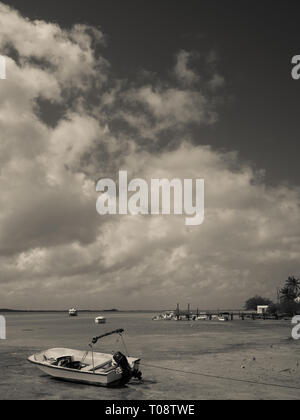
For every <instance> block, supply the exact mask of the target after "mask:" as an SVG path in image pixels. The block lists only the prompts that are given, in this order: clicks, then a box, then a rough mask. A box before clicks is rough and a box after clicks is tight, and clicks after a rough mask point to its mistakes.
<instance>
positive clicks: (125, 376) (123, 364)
mask: <svg viewBox="0 0 300 420" xmlns="http://www.w3.org/2000/svg"><path fill="white" fill-rule="evenodd" d="M113 359H114V361H115V362H116V364H117V365H118V366H119V367H120V368H121V370H122V382H124V383H127V382H129V381H130V379H131V378H132V369H131V367H130V366H129V363H128V360H127V357H126V356H124V354H123V353H121V352H120V351H118V352H117V353H115V354H114V356H113Z"/></svg>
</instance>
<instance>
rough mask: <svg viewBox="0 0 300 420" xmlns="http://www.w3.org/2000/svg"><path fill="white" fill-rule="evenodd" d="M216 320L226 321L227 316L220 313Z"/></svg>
mask: <svg viewBox="0 0 300 420" xmlns="http://www.w3.org/2000/svg"><path fill="white" fill-rule="evenodd" d="M218 320H219V321H221V322H227V321H228V317H227V316H224V315H220V316H219V317H218Z"/></svg>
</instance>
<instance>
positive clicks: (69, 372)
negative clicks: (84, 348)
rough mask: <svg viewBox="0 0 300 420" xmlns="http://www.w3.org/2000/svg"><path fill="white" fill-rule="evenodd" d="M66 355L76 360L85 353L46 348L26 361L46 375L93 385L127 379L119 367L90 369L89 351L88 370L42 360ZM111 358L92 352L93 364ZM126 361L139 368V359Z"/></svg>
mask: <svg viewBox="0 0 300 420" xmlns="http://www.w3.org/2000/svg"><path fill="white" fill-rule="evenodd" d="M66 355H69V356H73V357H74V358H75V359H76V360H82V358H83V357H84V356H85V353H84V352H80V351H76V350H73V351H72V350H69V349H51V350H47V351H46V352H42V353H39V354H37V355H33V356H30V357H29V358H28V361H29V362H30V363H32V364H34V365H35V366H36V367H38V368H39V369H40V370H41V371H42V372H43V373H45V374H46V375H49V376H51V377H53V378H56V379H59V380H63V381H68V382H75V383H83V384H87V385H94V386H104V387H114V386H119V385H124V384H126V383H127V382H128V381H129V380H127V381H124V378H123V376H122V372H120V369H117V368H114V367H111V368H110V369H108V371H106V372H104V371H101V370H97V369H96V371H95V372H94V371H93V369H92V355H91V352H90V353H89V355H88V356H87V358H86V359H87V363H88V367H87V368H90V369H91V370H89V371H83V370H77V369H69V368H64V367H61V366H53V365H51V363H50V362H48V361H45V360H44V359H45V358H46V359H47V360H48V357H51V358H52V357H63V356H66ZM111 358H112V355H108V354H103V353H94V366H97V364H99V363H100V364H101V363H104V364H105V362H107V361H108V360H109V359H111ZM128 362H129V364H130V366H131V367H132V369H134V370H138V369H139V363H140V359H133V358H128Z"/></svg>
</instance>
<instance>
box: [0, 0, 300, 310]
mask: <svg viewBox="0 0 300 420" xmlns="http://www.w3.org/2000/svg"><path fill="white" fill-rule="evenodd" d="M298 9H299V6H298V5H297V2H295V1H289V2H288V4H287V2H283V1H280V2H276V1H269V0H263V1H260V2H255V3H254V2H250V1H247V0H242V1H239V2H237V1H233V0H226V1H223V2H221V1H216V0H210V1H193V0H189V1H188V2H183V1H176V2H174V1H169V0H165V1H155V0H154V1H151V2H150V1H149V0H148V1H144V0H139V1H136V0H126V1H124V0H122V1H121V0H109V1H108V0H105V1H104V0H102V1H95V0H86V1H85V2H84V3H82V2H79V1H72V2H71V1H64V2H58V1H56V0H55V1H51V2H50V1H49V2H46V1H44V2H40V1H37V0H34V1H33V0H31V1H29V0H26V1H24V0H22V1H17V0H15V1H9V2H6V3H3V2H0V55H3V56H5V57H6V62H7V79H6V80H1V81H0V148H1V153H0V160H1V172H0V189H1V197H0V201H1V205H0V267H1V270H0V286H1V292H0V307H9V308H16V309H20V308H32V309H39V308H41V309H50V308H51V309H65V308H69V307H73V306H77V307H78V308H91V309H97V308H103V309H107V308H119V309H139V308H141V309H147V308H149V309H150V308H151V309H162V308H172V307H175V306H176V303H177V302H181V304H182V305H186V304H187V303H191V305H192V306H194V307H197V306H198V307H202V308H230V307H231V308H240V307H242V305H243V303H244V302H245V300H246V299H248V298H249V297H251V296H253V295H254V294H261V295H264V296H266V297H270V298H273V299H274V298H275V296H276V288H277V287H279V286H280V285H281V284H282V283H283V282H284V280H285V279H286V278H287V277H288V276H289V275H291V274H294V275H296V276H297V275H298V276H299V275H300V274H299V271H300V270H299V253H300V248H299V244H300V223H299V222H300V213H299V204H300V200H299V184H300V174H299V170H298V155H299V153H298V152H299V145H298V138H299V135H298V120H299V118H298V114H299V105H298V104H299V100H300V81H298V82H297V81H295V80H293V79H292V78H291V70H292V65H291V59H292V57H293V56H294V55H296V54H300V46H299V45H300V42H299V41H300V40H299V38H300V34H299V31H297V15H298V11H299V10H298ZM119 170H127V171H128V173H129V176H130V177H132V178H136V177H138V178H144V179H147V180H150V179H151V178H155V177H160V178H162V177H166V178H168V179H171V178H174V177H176V178H181V179H183V178H187V177H190V178H204V179H205V186H206V195H205V222H204V224H203V225H201V226H198V227H192V228H191V227H186V226H185V224H184V222H183V218H182V217H179V216H174V217H171V216H160V217H151V216H113V217H110V216H100V215H99V214H97V212H96V200H97V198H98V193H97V192H96V188H95V185H96V182H97V180H99V179H100V178H103V177H111V178H112V179H117V174H118V171H119Z"/></svg>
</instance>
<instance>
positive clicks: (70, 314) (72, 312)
mask: <svg viewBox="0 0 300 420" xmlns="http://www.w3.org/2000/svg"><path fill="white" fill-rule="evenodd" d="M69 316H78V311H77V309H75V308H72V309H70V310H69Z"/></svg>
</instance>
